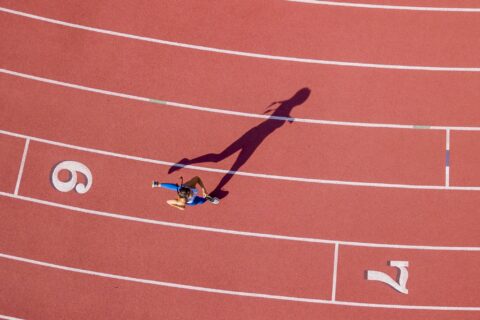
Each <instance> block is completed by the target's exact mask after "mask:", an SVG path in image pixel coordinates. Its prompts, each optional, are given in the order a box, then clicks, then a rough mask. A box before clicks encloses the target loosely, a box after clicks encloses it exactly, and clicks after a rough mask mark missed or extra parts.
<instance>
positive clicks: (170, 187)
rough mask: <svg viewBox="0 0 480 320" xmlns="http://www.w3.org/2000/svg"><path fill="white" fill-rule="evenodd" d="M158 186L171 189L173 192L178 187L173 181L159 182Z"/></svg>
mask: <svg viewBox="0 0 480 320" xmlns="http://www.w3.org/2000/svg"><path fill="white" fill-rule="evenodd" d="M159 187H161V188H165V189H168V190H173V191H175V192H176V191H177V190H178V188H179V187H178V185H176V184H175V183H160V185H159Z"/></svg>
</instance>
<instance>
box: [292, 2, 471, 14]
mask: <svg viewBox="0 0 480 320" xmlns="http://www.w3.org/2000/svg"><path fill="white" fill-rule="evenodd" d="M287 1H290V2H303V3H311V4H318V5H324V6H337V7H352V8H365V9H384V10H409V11H440V12H480V8H448V7H445V8H442V7H417V6H393V5H381V4H366V3H352V2H337V1H321V0H287Z"/></svg>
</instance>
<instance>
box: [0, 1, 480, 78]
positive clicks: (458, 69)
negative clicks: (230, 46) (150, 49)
mask: <svg viewBox="0 0 480 320" xmlns="http://www.w3.org/2000/svg"><path fill="white" fill-rule="evenodd" d="M0 12H5V13H9V14H14V15H18V16H22V17H25V18H29V19H34V20H39V21H43V22H48V23H52V24H56V25H62V26H65V27H70V28H75V29H81V30H86V31H91V32H97V33H102V34H107V35H110V36H116V37H122V38H128V39H134V40H140V41H146V42H152V43H157V44H163V45H169V46H174V47H181V48H188V49H195V50H201V51H208V52H216V53H223V54H230V55H236V56H243V57H250V58H261V59H269V60H279V61H289V62H301V63H312V64H324V65H335V66H343V67H361V68H377V69H396V70H421V71H451V72H480V67H434V66H409V65H396V64H378V63H362V62H347V61H335V60H321V59H308V58H296V57H288V56H277V55H269V54H261V53H253V52H244V51H235V50H227V49H219V48H213V47H206V46H199V45H193V44H187V43H180V42H174V41H167V40H161V39H155V38H150V37H144V36H137V35H133V34H129V33H123V32H117V31H112V30H106V29H100V28H94V27H88V26H85V25H81V24H76V23H70V22H65V21H61V20H56V19H50V18H46V17H42V16H38V15H34V14H30V13H26V12H22V11H17V10H12V9H8V8H4V7H0Z"/></svg>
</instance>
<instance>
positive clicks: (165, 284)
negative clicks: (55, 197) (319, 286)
mask: <svg viewBox="0 0 480 320" xmlns="http://www.w3.org/2000/svg"><path fill="white" fill-rule="evenodd" d="M0 258H3V259H9V260H14V261H19V262H23V263H29V264H33V265H38V266H42V267H47V268H53V269H59V270H63V271H70V272H75V273H81V274H87V275H91V276H97V277H103V278H110V279H116V280H123V281H130V282H137V283H143V284H149V285H156V286H162V287H169V288H177V289H184V290H193V291H200V292H209V293H217V294H227V295H232V296H241V297H251V298H263V299H272V300H283V301H295V302H305V303H318V304H333V305H342V306H351V307H367V308H391V309H409V310H439V311H480V307H451V306H418V305H395V304H379V303H363V302H347V301H330V300H322V299H313V298H299V297H291V296H280V295H273V294H263V293H255V292H243V291H232V290H223V289H215V288H207V287H200V286H192V285H185V284H178V283H172V282H164V281H157V280H149V279H142V278H134V277H128V276H121V275H116V274H110V273H105V272H98V271H93V270H87V269H79V268H73V267H67V266H63V265H58V264H53V263H48V262H43V261H38V260H32V259H28V258H23V257H18V256H13V255H9V254H4V253H0Z"/></svg>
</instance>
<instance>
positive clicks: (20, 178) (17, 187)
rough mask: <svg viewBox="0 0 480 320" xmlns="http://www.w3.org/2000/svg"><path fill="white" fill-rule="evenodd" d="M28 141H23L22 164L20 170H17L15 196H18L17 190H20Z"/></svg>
mask: <svg viewBox="0 0 480 320" xmlns="http://www.w3.org/2000/svg"><path fill="white" fill-rule="evenodd" d="M29 143H30V139H25V148H24V149H23V155H22V162H21V163H20V170H18V177H17V184H16V185H15V194H18V189H19V188H20V182H21V180H22V175H23V167H24V166H25V160H26V159H27V152H28V145H29Z"/></svg>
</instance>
